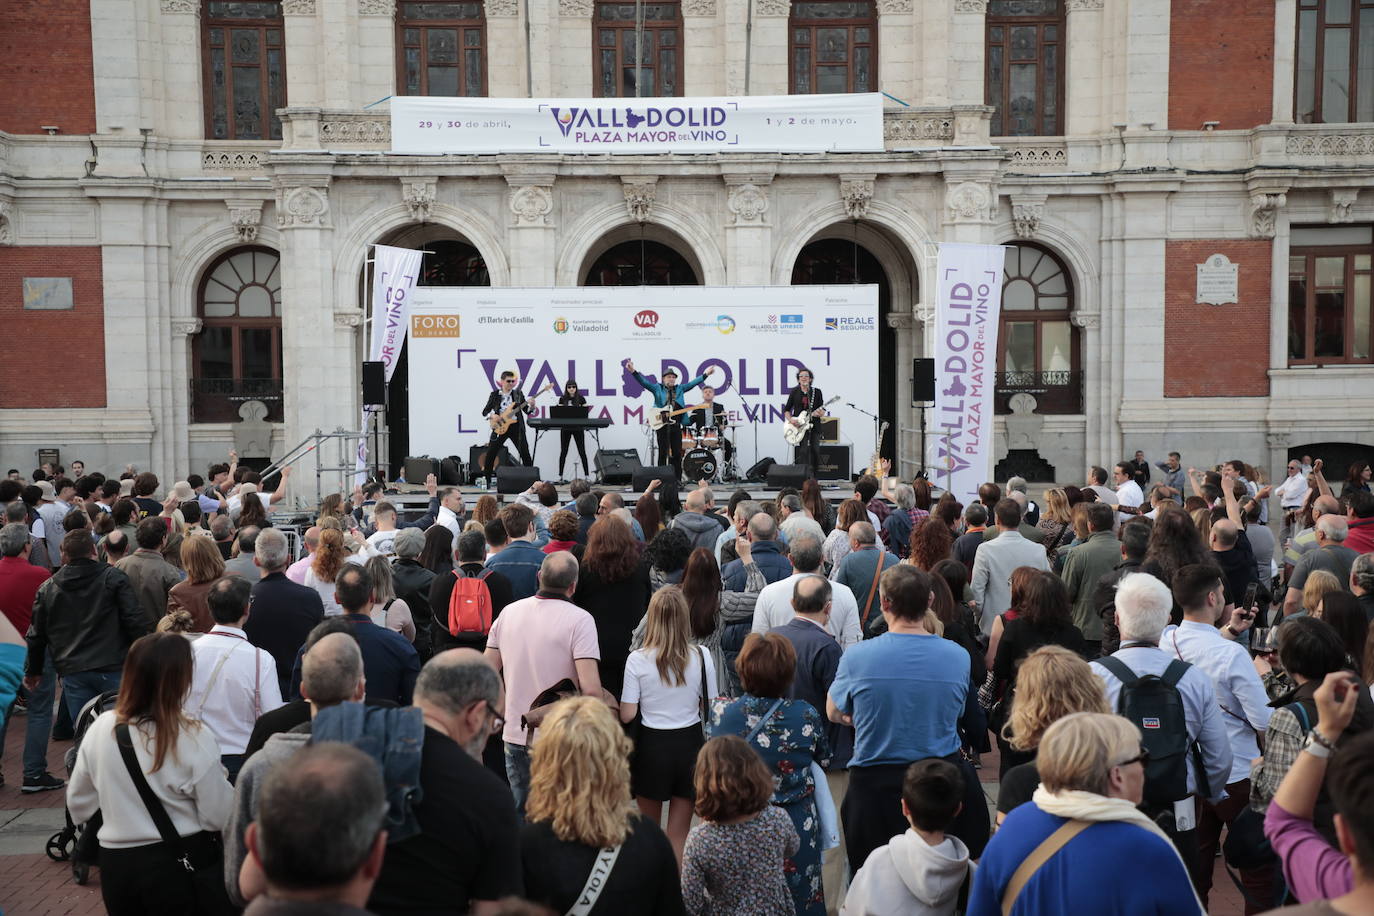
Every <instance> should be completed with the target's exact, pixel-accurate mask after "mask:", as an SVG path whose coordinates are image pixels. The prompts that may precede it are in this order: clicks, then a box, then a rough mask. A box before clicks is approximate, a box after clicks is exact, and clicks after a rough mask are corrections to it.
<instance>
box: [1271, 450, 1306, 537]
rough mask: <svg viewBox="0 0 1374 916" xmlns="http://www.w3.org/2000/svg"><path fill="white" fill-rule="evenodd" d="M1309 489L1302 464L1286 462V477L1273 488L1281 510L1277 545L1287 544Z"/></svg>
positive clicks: (1293, 461) (1295, 461)
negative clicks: (1281, 523) (1280, 526)
mask: <svg viewBox="0 0 1374 916" xmlns="http://www.w3.org/2000/svg"><path fill="white" fill-rule="evenodd" d="M1310 489H1311V487H1310V486H1309V485H1308V483H1307V476H1306V475H1305V474H1303V472H1302V464H1301V462H1299V461H1297V460H1296V459H1294V460H1292V461H1290V462H1288V476H1287V477H1285V478H1284V480H1283V483H1281V484H1279V485H1278V486H1277V487H1275V488H1274V494H1275V495H1276V496H1278V498H1279V505H1280V506H1281V507H1282V508H1283V528H1282V529H1281V530H1280V531H1279V543H1280V544H1287V543H1288V538H1289V536H1290V535H1291V534H1292V533H1293V525H1294V523H1295V520H1296V519H1297V516H1298V513H1300V512H1302V504H1303V502H1304V500H1306V499H1307V491H1308V490H1310Z"/></svg>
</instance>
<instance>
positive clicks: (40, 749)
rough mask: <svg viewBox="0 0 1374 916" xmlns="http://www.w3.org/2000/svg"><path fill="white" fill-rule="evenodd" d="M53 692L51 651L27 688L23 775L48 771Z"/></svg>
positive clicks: (29, 776)
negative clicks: (35, 680)
mask: <svg viewBox="0 0 1374 916" xmlns="http://www.w3.org/2000/svg"><path fill="white" fill-rule="evenodd" d="M56 695H57V671H56V669H54V668H53V666H52V653H51V652H49V653H48V657H47V659H46V660H45V661H44V664H43V679H42V680H40V681H39V682H38V686H37V687H35V688H34V689H33V690H31V691H30V692H29V715H28V722H26V723H25V725H24V776H25V777H27V778H32V779H36V778H38V777H39V776H42V775H43V774H44V773H46V772H47V771H48V738H49V736H50V735H51V734H52V706H53V700H54V699H55V698H56Z"/></svg>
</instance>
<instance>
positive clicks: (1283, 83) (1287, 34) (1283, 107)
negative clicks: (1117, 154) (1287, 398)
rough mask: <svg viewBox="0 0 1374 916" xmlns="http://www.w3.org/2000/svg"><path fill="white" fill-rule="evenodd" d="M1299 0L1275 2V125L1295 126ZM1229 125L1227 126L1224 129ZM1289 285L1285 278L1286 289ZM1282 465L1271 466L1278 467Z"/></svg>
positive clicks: (1276, 0)
mask: <svg viewBox="0 0 1374 916" xmlns="http://www.w3.org/2000/svg"><path fill="white" fill-rule="evenodd" d="M1297 51H1298V0H1275V3H1274V112H1273V115H1272V117H1273V121H1274V123H1275V124H1292V123H1293V91H1294V85H1293V68H1294V67H1295V66H1296V65H1297ZM1225 126H1226V125H1225V124H1223V125H1222V127H1225ZM1287 285H1288V282H1287V280H1286V279H1285V281H1284V286H1287ZM1285 463H1286V459H1285ZM1277 466H1278V465H1271V467H1277Z"/></svg>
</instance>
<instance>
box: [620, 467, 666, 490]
mask: <svg viewBox="0 0 1374 916" xmlns="http://www.w3.org/2000/svg"><path fill="white" fill-rule="evenodd" d="M651 480H661V481H663V485H664V486H667V485H668V484H672V485H673V486H677V471H675V470H673V466H672V465H671V464H653V465H646V466H644V467H638V468H635V472H634V475H633V476H632V477H631V478H630V489H631V490H633V491H634V492H636V493H642V492H644V491H645V490H647V489H649V481H651Z"/></svg>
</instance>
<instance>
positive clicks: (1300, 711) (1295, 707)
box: [1288, 700, 1312, 735]
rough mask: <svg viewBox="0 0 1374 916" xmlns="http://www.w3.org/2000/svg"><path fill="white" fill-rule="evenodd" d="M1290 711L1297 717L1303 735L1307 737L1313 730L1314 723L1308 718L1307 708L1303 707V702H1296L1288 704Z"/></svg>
mask: <svg viewBox="0 0 1374 916" xmlns="http://www.w3.org/2000/svg"><path fill="white" fill-rule="evenodd" d="M1288 709H1289V710H1291V711H1292V713H1293V715H1295V716H1297V719H1298V725H1300V726H1302V733H1303V734H1304V735H1306V734H1307V733H1308V732H1310V731H1311V730H1312V723H1311V721H1310V720H1309V719H1308V717H1307V707H1305V706H1303V705H1302V700H1296V701H1294V702H1292V703H1289V704H1288Z"/></svg>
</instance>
